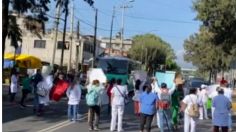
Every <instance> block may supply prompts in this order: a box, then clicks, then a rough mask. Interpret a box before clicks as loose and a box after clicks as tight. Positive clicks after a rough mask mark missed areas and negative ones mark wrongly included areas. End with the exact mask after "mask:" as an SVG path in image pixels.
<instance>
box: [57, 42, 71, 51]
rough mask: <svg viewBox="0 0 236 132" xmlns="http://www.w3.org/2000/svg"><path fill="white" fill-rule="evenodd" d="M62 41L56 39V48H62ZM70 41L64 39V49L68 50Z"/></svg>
mask: <svg viewBox="0 0 236 132" xmlns="http://www.w3.org/2000/svg"><path fill="white" fill-rule="evenodd" d="M62 45H63V42H62V41H57V49H62ZM69 48H70V43H69V42H68V41H65V45H64V50H69Z"/></svg>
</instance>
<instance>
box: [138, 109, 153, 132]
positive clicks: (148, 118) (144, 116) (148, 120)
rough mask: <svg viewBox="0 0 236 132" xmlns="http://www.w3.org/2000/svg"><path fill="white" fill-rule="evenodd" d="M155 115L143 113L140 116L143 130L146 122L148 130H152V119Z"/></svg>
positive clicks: (148, 131)
mask: <svg viewBox="0 0 236 132" xmlns="http://www.w3.org/2000/svg"><path fill="white" fill-rule="evenodd" d="M153 116H154V115H147V114H143V113H141V116H140V120H141V121H140V130H141V131H143V130H144V125H145V124H146V131H147V132H150V131H151V125H152V119H153Z"/></svg>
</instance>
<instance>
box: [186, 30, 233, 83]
mask: <svg viewBox="0 0 236 132" xmlns="http://www.w3.org/2000/svg"><path fill="white" fill-rule="evenodd" d="M212 37H214V34H213V33H211V32H209V31H208V30H207V28H203V27H202V28H201V29H200V32H199V33H196V34H194V35H191V36H190V37H189V39H187V40H185V42H184V49H185V54H184V59H185V60H186V61H187V62H192V64H193V65H195V66H197V67H198V69H199V70H200V71H210V77H211V75H212V73H213V72H217V71H222V70H227V69H228V68H229V66H230V62H231V59H232V56H231V55H230V54H227V53H225V52H224V51H223V50H222V48H221V47H220V46H215V45H214V43H213V42H212ZM209 80H210V79H209Z"/></svg>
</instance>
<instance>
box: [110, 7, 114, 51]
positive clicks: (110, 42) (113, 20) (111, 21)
mask: <svg viewBox="0 0 236 132" xmlns="http://www.w3.org/2000/svg"><path fill="white" fill-rule="evenodd" d="M114 17H115V7H113V14H112V19H111V31H110V46H109V53H108V54H109V55H111V49H112V44H111V41H112V30H113V21H114Z"/></svg>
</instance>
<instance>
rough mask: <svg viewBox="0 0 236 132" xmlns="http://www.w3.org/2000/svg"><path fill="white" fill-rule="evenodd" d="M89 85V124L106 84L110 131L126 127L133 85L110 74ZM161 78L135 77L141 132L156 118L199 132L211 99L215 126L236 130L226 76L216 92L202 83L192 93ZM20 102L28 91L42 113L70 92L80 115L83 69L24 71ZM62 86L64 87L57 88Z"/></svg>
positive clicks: (72, 111)
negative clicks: (103, 80)
mask: <svg viewBox="0 0 236 132" xmlns="http://www.w3.org/2000/svg"><path fill="white" fill-rule="evenodd" d="M91 82H92V83H91V84H88V85H86V88H87V94H86V96H85V99H86V104H87V106H88V125H89V130H95V131H98V130H99V120H100V114H101V104H102V102H103V98H102V97H101V92H102V90H103V91H104V89H105V90H106V95H107V98H108V100H109V101H108V114H111V122H110V131H116V130H117V131H118V132H122V131H124V130H125V129H124V128H123V125H122V124H123V116H124V111H125V107H126V104H127V103H128V102H129V98H130V97H129V96H128V93H129V92H128V86H127V85H123V84H124V82H122V80H121V79H114V78H113V79H111V80H109V82H108V83H101V82H99V80H92V81H91ZM18 83H19V81H18V73H17V72H16V70H12V74H11V85H10V101H11V102H14V101H15V95H16V93H17V92H18V89H19V88H18V86H19V84H18ZM160 84H161V85H160V87H159V85H158V80H157V79H156V78H154V77H153V78H151V79H150V81H149V78H147V79H146V80H144V81H141V80H138V79H137V80H136V81H135V85H134V95H133V96H132V100H133V105H134V106H133V107H134V114H135V115H136V116H137V118H138V119H139V120H140V132H144V131H146V132H150V131H151V128H152V125H153V120H154V119H156V121H155V122H156V124H155V126H157V127H158V128H159V129H160V131H161V132H164V130H165V129H167V130H168V131H169V132H171V131H174V130H177V129H179V124H180V123H181V121H180V120H181V119H183V122H184V124H183V126H184V132H195V131H196V126H197V121H198V120H204V119H206V120H208V119H209V116H208V109H207V105H208V104H209V100H211V101H210V102H211V103H212V104H211V112H212V115H211V119H212V124H213V132H219V129H220V128H221V129H222V131H223V132H228V131H229V130H232V117H231V116H232V114H231V113H232V112H231V108H232V90H231V89H230V88H227V82H223V81H222V82H221V83H220V86H219V87H218V88H217V89H216V91H215V92H212V93H208V90H207V87H208V86H206V85H202V86H201V87H200V88H191V89H190V90H189V94H188V95H184V92H183V83H180V82H177V81H176V80H174V82H173V86H172V87H171V88H169V87H168V86H167V84H166V83H160ZM22 86H23V88H22V98H21V101H20V105H21V107H23V108H24V107H26V105H25V100H26V98H27V95H28V94H29V93H32V94H33V96H34V112H35V113H36V114H37V115H38V116H42V115H43V113H44V107H45V106H47V105H49V100H54V101H59V100H60V99H61V98H62V96H63V94H61V93H66V97H67V98H68V119H69V120H70V121H73V122H76V121H77V120H78V117H77V115H78V109H79V108H78V106H79V104H80V101H81V96H82V87H83V86H82V85H81V78H80V76H79V75H73V74H72V73H68V74H67V75H66V76H65V74H63V73H62V72H61V71H58V72H56V73H55V74H51V71H50V70H48V71H46V72H45V71H44V72H42V71H41V70H37V72H36V74H34V75H27V74H26V75H25V76H24V78H23V79H22ZM58 89H59V90H58Z"/></svg>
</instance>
